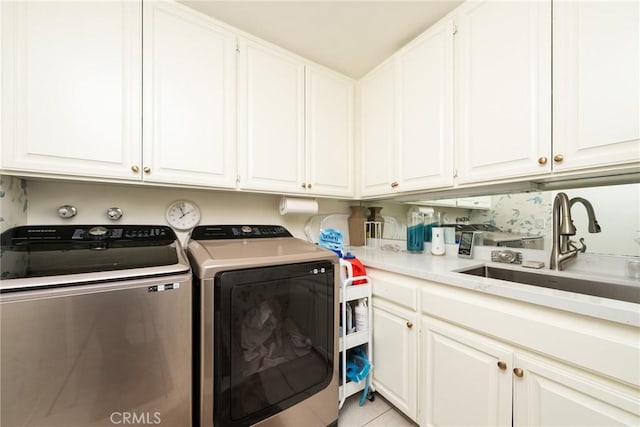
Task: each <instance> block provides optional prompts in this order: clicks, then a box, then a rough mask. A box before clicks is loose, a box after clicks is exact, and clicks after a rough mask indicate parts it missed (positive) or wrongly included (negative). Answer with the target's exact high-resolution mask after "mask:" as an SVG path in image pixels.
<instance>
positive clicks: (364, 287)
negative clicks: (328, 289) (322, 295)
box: [340, 276, 371, 302]
mask: <svg viewBox="0 0 640 427" xmlns="http://www.w3.org/2000/svg"><path fill="white" fill-rule="evenodd" d="M361 280H367V283H363V284H361V285H350V286H345V287H344V291H343V292H342V293H343V295H340V302H343V301H354V300H357V299H361V298H369V297H370V296H371V284H370V283H369V282H368V280H369V279H368V278H367V276H361ZM354 281H355V280H354Z"/></svg>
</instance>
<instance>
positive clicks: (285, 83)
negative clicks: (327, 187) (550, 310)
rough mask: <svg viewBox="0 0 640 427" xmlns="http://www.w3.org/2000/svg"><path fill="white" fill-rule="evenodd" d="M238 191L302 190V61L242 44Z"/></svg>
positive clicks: (256, 44) (256, 46) (249, 42)
mask: <svg viewBox="0 0 640 427" xmlns="http://www.w3.org/2000/svg"><path fill="white" fill-rule="evenodd" d="M239 47H240V64H239V79H240V81H239V88H238V93H239V99H238V102H239V107H240V109H239V111H240V117H239V127H238V136H239V150H238V155H239V159H240V164H239V168H240V183H239V184H240V187H241V188H246V189H253V190H269V191H283V192H290V191H294V192H297V191H300V190H302V191H304V190H305V189H306V185H307V183H306V182H305V139H304V63H303V62H301V61H299V60H298V59H296V58H294V57H292V56H289V55H287V54H285V53H284V52H281V51H279V50H276V49H272V48H269V47H266V46H263V45H260V44H258V43H255V42H253V41H250V40H245V39H241V40H240V44H239Z"/></svg>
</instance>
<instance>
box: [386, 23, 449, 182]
mask: <svg viewBox="0 0 640 427" xmlns="http://www.w3.org/2000/svg"><path fill="white" fill-rule="evenodd" d="M396 64H397V73H398V76H397V88H398V91H397V94H398V101H397V106H398V108H397V110H396V114H397V116H396V117H397V123H398V126H397V132H398V133H397V144H396V152H397V156H396V157H397V159H396V162H397V163H396V173H395V176H396V177H397V178H396V179H397V180H398V184H399V185H398V187H397V189H398V190H400V191H408V190H420V189H431V188H437V187H445V186H450V185H453V22H452V21H451V20H447V21H444V22H441V23H440V24H438V25H436V26H434V27H432V28H431V29H430V30H429V31H427V32H426V33H425V34H423V35H422V36H421V37H420V38H419V39H417V40H415V41H414V42H413V43H411V44H410V45H409V46H407V47H406V48H405V49H403V50H402V51H401V52H400V53H399V54H398V55H397V58H396Z"/></svg>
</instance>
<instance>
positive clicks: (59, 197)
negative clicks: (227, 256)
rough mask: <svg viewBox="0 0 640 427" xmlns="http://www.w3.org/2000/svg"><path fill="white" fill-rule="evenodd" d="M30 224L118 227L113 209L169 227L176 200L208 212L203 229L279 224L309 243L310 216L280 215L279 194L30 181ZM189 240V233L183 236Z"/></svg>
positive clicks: (338, 205) (338, 206)
mask: <svg viewBox="0 0 640 427" xmlns="http://www.w3.org/2000/svg"><path fill="white" fill-rule="evenodd" d="M28 188H29V209H28V219H27V220H28V223H29V224H96V223H112V221H110V220H109V219H107V217H106V211H107V209H108V208H110V207H119V208H121V209H122V210H123V211H124V216H123V217H122V219H121V220H120V221H118V222H117V223H120V224H166V221H165V212H166V208H167V207H168V206H169V204H170V203H171V202H173V201H175V200H180V199H187V200H190V201H192V202H195V203H196V204H197V205H198V206H199V207H200V211H201V212H202V220H201V221H200V223H201V224H245V223H247V224H249V223H250V224H279V225H283V226H284V227H286V228H287V229H288V230H289V231H290V232H291V233H292V234H293V235H294V236H295V237H299V238H302V239H304V238H305V237H304V226H305V224H306V222H307V220H308V219H309V217H310V215H285V216H282V215H280V213H279V201H280V196H278V195H267V194H249V193H244V192H236V191H213V190H191V189H176V188H161V187H150V186H138V185H112V184H94V183H73V182H55V181H29V182H28ZM65 204H69V205H73V206H75V207H76V208H77V209H78V215H77V216H76V217H74V218H71V219H67V220H65V219H62V218H60V217H59V216H58V215H57V209H58V207H59V206H61V205H65ZM350 204H352V202H348V201H339V200H333V199H318V205H319V213H346V214H348V213H349V212H350V209H349V205H350ZM178 234H179V237H180V238H181V240H183V241H184V238H185V237H186V235H187V233H178Z"/></svg>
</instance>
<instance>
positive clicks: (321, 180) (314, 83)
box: [305, 66, 354, 197]
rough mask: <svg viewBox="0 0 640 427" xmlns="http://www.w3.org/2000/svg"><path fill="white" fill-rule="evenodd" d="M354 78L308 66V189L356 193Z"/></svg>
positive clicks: (312, 191) (335, 194)
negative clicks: (354, 168) (354, 174)
mask: <svg viewBox="0 0 640 427" xmlns="http://www.w3.org/2000/svg"><path fill="white" fill-rule="evenodd" d="M353 86H354V85H353V81H352V80H350V79H347V78H344V77H342V76H339V75H337V74H335V73H333V72H330V71H327V70H323V69H320V68H319V67H311V66H308V67H307V69H306V88H307V89H306V99H305V102H306V117H305V119H306V140H307V150H306V153H307V156H306V157H307V165H308V166H307V171H308V172H307V184H309V186H310V187H309V192H310V193H314V194H321V195H327V196H348V197H353V125H352V124H353Z"/></svg>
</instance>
